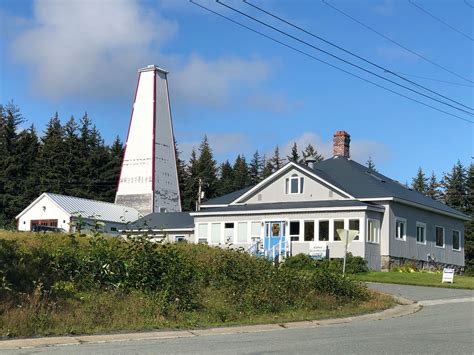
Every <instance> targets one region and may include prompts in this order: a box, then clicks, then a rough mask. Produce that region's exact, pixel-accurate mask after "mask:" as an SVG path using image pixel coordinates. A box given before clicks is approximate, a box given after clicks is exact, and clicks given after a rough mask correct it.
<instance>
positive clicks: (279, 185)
mask: <svg viewBox="0 0 474 355" xmlns="http://www.w3.org/2000/svg"><path fill="white" fill-rule="evenodd" d="M293 174H297V175H298V177H304V187H303V193H302V194H285V179H287V178H288V179H289V178H291V176H292V175H293ZM259 195H261V199H259ZM343 198H344V197H343V196H342V195H341V194H340V193H338V192H336V191H334V190H332V189H331V188H329V187H328V186H325V185H323V184H322V183H320V182H318V181H316V180H315V179H314V178H313V177H310V176H308V175H306V174H304V173H303V172H301V171H300V170H298V169H295V168H294V169H290V170H289V171H288V172H287V173H286V174H284V175H282V176H280V177H279V178H278V179H276V180H275V181H273V182H272V183H271V184H270V185H268V186H266V187H264V188H262V189H261V190H259V191H258V192H256V193H255V194H253V195H252V196H250V197H248V198H246V199H245V200H242V202H246V203H270V202H282V201H284V202H297V201H298V202H299V201H315V200H316V201H317V200H340V199H343ZM239 202H241V201H239Z"/></svg>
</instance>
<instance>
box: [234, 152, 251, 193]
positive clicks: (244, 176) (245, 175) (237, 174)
mask: <svg viewBox="0 0 474 355" xmlns="http://www.w3.org/2000/svg"><path fill="white" fill-rule="evenodd" d="M232 170H233V174H234V191H236V190H240V189H243V188H244V187H247V186H249V185H250V176H249V168H248V165H247V162H246V161H245V157H244V156H243V155H242V156H240V155H238V156H237V158H236V159H235V163H234V167H233V169H232Z"/></svg>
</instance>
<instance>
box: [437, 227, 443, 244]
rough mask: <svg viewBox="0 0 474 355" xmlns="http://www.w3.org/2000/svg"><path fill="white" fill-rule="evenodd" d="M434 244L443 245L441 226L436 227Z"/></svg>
mask: <svg viewBox="0 0 474 355" xmlns="http://www.w3.org/2000/svg"><path fill="white" fill-rule="evenodd" d="M436 246H437V247H443V246H444V230H443V228H441V227H436Z"/></svg>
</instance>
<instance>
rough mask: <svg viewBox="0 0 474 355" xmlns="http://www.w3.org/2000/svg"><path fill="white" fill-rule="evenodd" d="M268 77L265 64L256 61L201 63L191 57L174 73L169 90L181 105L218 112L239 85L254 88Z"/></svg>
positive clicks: (225, 59)
mask: <svg viewBox="0 0 474 355" xmlns="http://www.w3.org/2000/svg"><path fill="white" fill-rule="evenodd" d="M269 74H270V66H269V64H268V63H267V62H265V61H263V60H262V59H259V58H251V59H241V58H236V57H227V58H220V59H217V60H210V61H205V60H204V59H202V58H201V57H199V56H198V55H195V54H194V55H192V56H191V57H190V59H189V61H188V62H187V63H186V64H184V65H183V66H181V67H180V68H179V69H177V70H176V74H174V75H173V80H171V79H170V86H171V90H173V91H174V95H176V97H177V98H179V99H181V100H184V101H185V102H189V103H200V104H205V105H207V106H210V107H214V108H222V107H223V106H225V105H227V104H228V103H229V100H230V97H231V93H232V92H236V91H237V89H238V88H239V85H245V86H246V87H252V86H255V85H257V84H258V83H260V82H262V81H264V80H265V79H267V78H268V76H269Z"/></svg>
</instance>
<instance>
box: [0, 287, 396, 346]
mask: <svg viewBox="0 0 474 355" xmlns="http://www.w3.org/2000/svg"><path fill="white" fill-rule="evenodd" d="M25 301H26V302H21V304H17V302H7V303H2V304H0V315H1V316H0V338H1V337H27V336H50V335H63V334H93V333H110V332H119V331H120V332H123V331H144V330H153V329H179V328H186V329H190V328H191V329H192V328H206V327H215V326H232V325H249V324H266V323H283V322H291V321H301V320H315V319H327V318H340V317H348V316H354V315H359V314H366V313H373V312H377V311H381V310H384V309H387V308H389V307H391V306H393V305H394V304H395V301H394V300H393V298H391V297H389V296H387V295H382V294H379V293H375V292H372V294H371V297H370V299H369V300H368V301H365V302H356V303H345V304H340V302H336V301H335V300H325V301H324V302H322V304H321V307H319V308H318V309H299V308H295V309H293V310H286V311H283V312H277V313H263V314H262V313H242V312H239V311H237V310H236V309H235V308H234V307H233V306H232V305H229V304H224V303H223V302H222V301H223V300H218V299H214V300H212V301H210V302H209V303H208V304H207V306H206V308H205V309H201V310H199V311H190V312H177V313H172V314H163V313H162V312H161V310H160V307H159V305H158V304H157V303H156V300H154V299H153V297H150V296H146V295H144V294H142V293H140V292H136V293H129V294H123V293H120V292H110V291H108V292H100V293H97V292H94V293H92V292H87V293H81V294H78V295H77V296H76V297H74V298H69V299H63V300H59V301H49V302H47V301H46V300H45V299H42V298H41V297H40V296H39V295H38V294H36V295H35V294H33V295H30V296H28V299H25Z"/></svg>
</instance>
